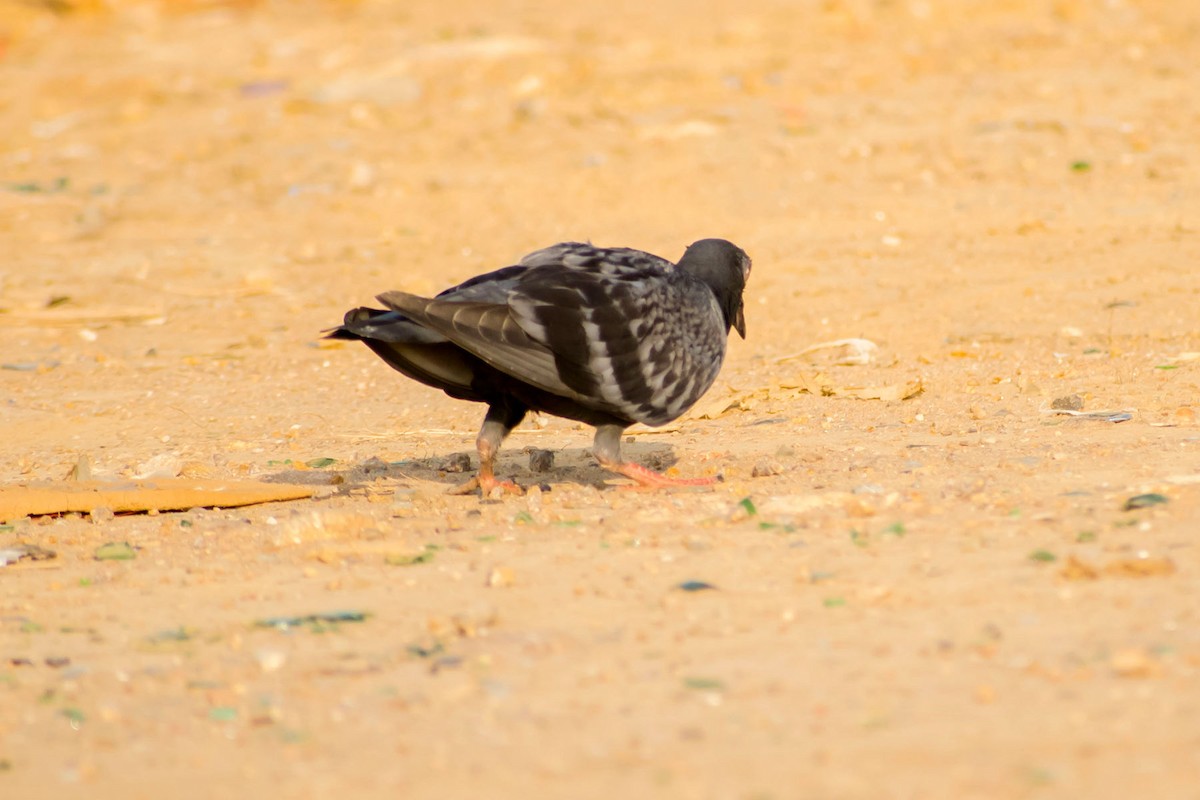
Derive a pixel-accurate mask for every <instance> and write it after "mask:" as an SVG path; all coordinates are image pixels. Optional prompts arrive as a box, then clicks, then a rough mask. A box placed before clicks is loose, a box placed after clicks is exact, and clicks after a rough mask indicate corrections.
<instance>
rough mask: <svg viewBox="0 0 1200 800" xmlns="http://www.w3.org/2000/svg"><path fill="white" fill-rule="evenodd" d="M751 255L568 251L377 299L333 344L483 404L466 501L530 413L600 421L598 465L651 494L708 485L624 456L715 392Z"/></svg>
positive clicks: (726, 250)
mask: <svg viewBox="0 0 1200 800" xmlns="http://www.w3.org/2000/svg"><path fill="white" fill-rule="evenodd" d="M749 277H750V257H749V256H747V255H746V253H745V252H744V251H743V250H742V249H741V248H739V247H737V246H736V245H734V244H732V243H730V242H727V241H725V240H724V239H702V240H700V241H698V242H696V243H695V244H693V245H691V246H690V247H688V248H687V250H686V251H685V252H684V254H683V257H682V258H681V259H680V260H679V263H678V264H672V263H671V262H670V261H667V260H666V259H664V258H659V257H658V256H655V255H651V254H650V253H645V252H642V251H640V250H633V249H629V248H624V247H594V246H592V245H591V244H582V243H579V242H564V243H561V244H556V245H552V246H550V247H547V248H545V249H542V250H538V251H536V252H533V253H530V254H529V255H527V256H525V257H524V258H522V259H521V261H520V263H518V264H516V265H513V266H509V267H504V268H502V269H498V270H496V271H494V272H489V273H486V274H484V275H479V276H477V277H474V278H471V279H470V280H467V281H465V282H463V283H460V284H459V285H457V286H454V287H452V288H450V289H447V290H445V291H444V292H442V293H441V294H439V295H438V296H437V297H434V298H425V297H418V296H416V295H412V294H408V293H406V292H385V293H384V294H381V295H379V296H378V300H379V302H381V303H382V304H383V305H385V306H387V309H386V310H385V309H375V308H355V309H352V310H350V311H348V312H347V313H346V317H345V322H344V323H343V324H342V325H341V326H340V327H337V328H333V329H331V331H332V332H330V333H329V334H328V338H332V339H352V340H359V341H362V342H364V343H366V345H367V346H368V347H370V348H371V349H372V350H373V351H375V353H376V354H377V355H378V356H379V357H380V358H382V359H383V360H384V361H386V362H387V363H388V365H389V366H391V367H392V368H393V369H396V370H398V371H399V372H402V373H403V374H405V375H407V376H408V377H410V378H412V379H414V380H417V381H420V382H421V383H424V384H426V385H427V386H432V387H434V388H437V389H441V390H442V391H444V392H445V393H446V394H448V395H450V396H451V397H454V398H458V399H460V400H472V401H475V402H477V403H486V404H487V407H488V410H487V415H486V416H485V417H484V421H483V427H482V428H481V429H480V431H479V436H478V438H477V439H476V442H475V445H476V447H477V448H478V450H479V472H478V475H477V477H476V478H474V479H473V480H472V481H471V482H470V483H468V484H467V485H466V486H464V487H462V489H463V491H464V492H466V491H472V490H473V489H474V488H476V487H478V488H480V489H481V490H482V492H483V495H484V496H485V497H486V496H488V495H489V494H490V493H491V492H492V489H493V488H495V487H497V486H499V487H501V488H502V489H503V490H505V491H511V492H515V493H519V492H520V488H519V487H517V486H516V485H515V484H512V483H511V482H508V481H504V482H500V481H497V480H496V478H495V475H494V473H493V465H494V462H495V459H496V453H497V451H498V450H499V449H500V443H501V442H502V441H503V440H504V438H505V437H506V436H507V435H508V433H509V432H510V431H511V430H512V429H513V428H514V427H516V425H517V424H518V423H519V422H520V421H521V420H522V419H523V418H524V417H525V414H526V413H527V412H529V411H542V412H545V413H548V414H553V415H555V416H559V417H566V418H567V419H573V420H577V421H579V422H583V423H586V424H588V425H592V426H594V427H595V428H596V438H595V442H594V445H593V448H592V453H593V455H594V456H595V458H596V460H597V461H598V462H599V463H600V466H602V467H604V468H605V469H608V470H611V471H613V472H616V473H618V474H620V475H624V476H626V477H628V478H632V479H633V480H634V481H636V482H637V483H639V484H641V485H643V486H650V487H661V486H672V485H697V484H707V483H711V482H712V481H713V479H712V478H699V479H691V480H685V479H675V478H670V477H667V476H665V475H662V474H660V473H658V472H655V471H653V470H651V469H649V468H647V467H644V466H641V465H638V464H634V463H631V462H627V461H623V460H622V459H621V435H622V433H623V432H624V431H625V429H626V428H628V427H629V426H630V425H632V424H633V423H635V422H642V423H645V424H646V425H650V426H657V425H664V424H666V423H668V422H670V421H671V420H673V419H675V418H677V417H678V416H680V415H681V414H683V413H684V412H686V411H687V410H688V409H689V408H691V407H692V405H694V404H695V402H696V401H697V400H699V399H700V397H701V395H703V394H704V392H706V391H707V390H708V388H709V387H710V386H712V384H713V381H714V380H716V377H717V373H718V372H719V371H720V369H721V362H722V361H723V360H724V358H725V347H726V341H727V339H728V337H729V329H730V328H733V329H734V330H736V331H737V332H738V334H739V335H740V336H741V337H742V338H745V336H746V323H745V317H744V314H743V305H742V291H743V289H744V288H745V285H746V281H747V280H748V279H749Z"/></svg>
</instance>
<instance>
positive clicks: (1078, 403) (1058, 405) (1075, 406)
mask: <svg viewBox="0 0 1200 800" xmlns="http://www.w3.org/2000/svg"><path fill="white" fill-rule="evenodd" d="M1050 407H1051V408H1053V409H1058V410H1061V411H1082V410H1083V398H1082V397H1080V396H1079V395H1077V394H1068V395H1063V396H1062V397H1056V398H1054V400H1053V401H1052V402H1051V403H1050Z"/></svg>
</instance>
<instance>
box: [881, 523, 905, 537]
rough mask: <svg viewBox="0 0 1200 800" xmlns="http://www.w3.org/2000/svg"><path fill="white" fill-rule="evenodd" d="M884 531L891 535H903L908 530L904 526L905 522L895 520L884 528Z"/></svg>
mask: <svg viewBox="0 0 1200 800" xmlns="http://www.w3.org/2000/svg"><path fill="white" fill-rule="evenodd" d="M883 532H884V533H885V534H887V535H889V536H903V535H904V534H905V533H907V532H908V531H907V529H906V528H905V527H904V523H903V522H893V523H892V524H891V525H888V526H887V527H886V528H884V529H883Z"/></svg>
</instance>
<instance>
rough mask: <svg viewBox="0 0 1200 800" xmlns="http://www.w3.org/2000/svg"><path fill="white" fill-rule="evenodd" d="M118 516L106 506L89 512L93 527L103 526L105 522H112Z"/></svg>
mask: <svg viewBox="0 0 1200 800" xmlns="http://www.w3.org/2000/svg"><path fill="white" fill-rule="evenodd" d="M116 516H117V515H116V514H114V513H113V510H112V509H111V508H107V507H105V506H100V507H99V508H93V509H92V510H91V511H89V512H88V517H90V518H91V520H92V524H93V525H102V524H104V523H105V522H112V520H113V518H114V517H116Z"/></svg>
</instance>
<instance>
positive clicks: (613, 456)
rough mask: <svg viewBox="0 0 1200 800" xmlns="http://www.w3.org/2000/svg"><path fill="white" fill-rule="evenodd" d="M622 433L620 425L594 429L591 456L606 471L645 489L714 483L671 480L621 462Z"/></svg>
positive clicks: (630, 462) (643, 468)
mask: <svg viewBox="0 0 1200 800" xmlns="http://www.w3.org/2000/svg"><path fill="white" fill-rule="evenodd" d="M624 432H625V428H623V427H622V426H620V425H598V426H597V427H596V439H595V442H593V444H592V455H594V456H595V457H596V460H597V461H599V462H600V466H602V467H604V468H605V469H606V470H609V471H610V472H615V473H617V474H618V475H624V476H625V477H626V478H631V479H633V480H634V481H636V482H637V484H638V485H639V486H641V487H643V488H646V489H664V488H667V487H670V486H708V485H710V484H712V483H716V480H717V479H716V478H671V477H668V476H667V475H663V474H662V473H661V472H655V471H654V470H652V469H650V468H649V467H643V466H642V465H641V464H634V463H633V462H632V461H623V460H622V459H621V434H622V433H624Z"/></svg>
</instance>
